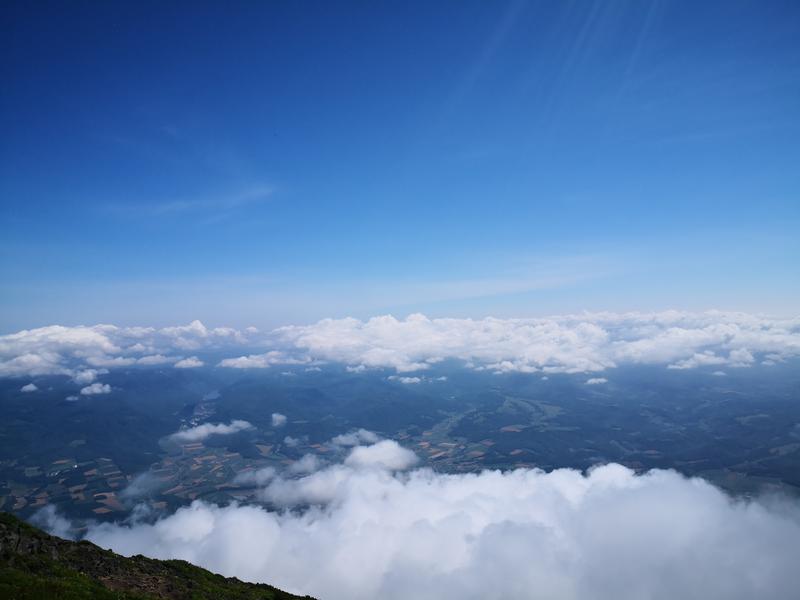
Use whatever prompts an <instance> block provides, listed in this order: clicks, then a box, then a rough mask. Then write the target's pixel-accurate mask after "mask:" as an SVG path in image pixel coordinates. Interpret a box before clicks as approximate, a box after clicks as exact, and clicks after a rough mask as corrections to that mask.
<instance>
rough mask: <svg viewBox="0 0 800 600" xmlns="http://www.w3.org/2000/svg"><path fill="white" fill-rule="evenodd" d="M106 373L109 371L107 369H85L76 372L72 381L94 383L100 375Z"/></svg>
mask: <svg viewBox="0 0 800 600" xmlns="http://www.w3.org/2000/svg"><path fill="white" fill-rule="evenodd" d="M106 373H108V371H107V370H106V369H84V370H83V371H78V372H77V373H75V375H74V376H73V378H72V381H74V382H75V383H77V384H78V385H87V384H89V383H93V382H94V380H95V379H97V376H98V375H105V374H106Z"/></svg>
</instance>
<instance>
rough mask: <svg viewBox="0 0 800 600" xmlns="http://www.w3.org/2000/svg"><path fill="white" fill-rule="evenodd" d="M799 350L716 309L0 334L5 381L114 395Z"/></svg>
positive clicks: (794, 329) (674, 363)
mask: <svg viewBox="0 0 800 600" xmlns="http://www.w3.org/2000/svg"><path fill="white" fill-rule="evenodd" d="M243 350H245V353H242V351H243ZM254 350H255V351H254ZM210 351H214V352H215V353H217V354H219V353H222V354H223V356H224V354H225V353H230V355H231V356H230V357H228V358H223V359H222V360H221V361H219V360H218V361H216V362H215V363H214V364H210V365H206V363H205V362H204V361H203V360H202V359H201V358H198V356H196V355H195V354H202V353H203V352H210ZM798 355H800V318H792V319H779V318H770V317H764V316H758V315H750V314H743V313H725V312H718V311H710V312H704V313H687V312H678V311H667V312H660V313H585V314H580V315H567V316H560V317H549V318H536V319H496V318H486V319H446V318H442V319H429V318H427V317H425V316H424V315H419V314H414V315H410V316H409V317H407V318H405V319H397V318H395V317H392V316H382V317H374V318H372V319H368V320H366V321H361V320H358V319H353V318H344V319H324V320H322V321H319V322H318V323H314V324H312V325H304V326H288V327H281V328H279V329H276V330H274V331H271V332H265V333H262V332H259V331H258V330H257V329H255V328H248V329H246V330H236V329H231V328H225V327H217V328H208V327H206V326H205V325H203V324H202V323H200V322H199V321H194V322H192V323H190V324H189V325H186V326H179V327H165V328H161V329H157V328H152V327H115V326H113V325H96V326H93V327H62V326H58V325H55V326H51V327H42V328H39V329H31V330H24V331H20V332H17V333H13V334H9V335H4V336H0V377H3V376H4V377H26V378H32V377H36V376H42V375H64V376H67V377H72V378H73V379H74V380H75V382H76V383H80V384H82V385H85V386H87V388H88V389H87V392H86V393H87V394H88V393H90V390H91V393H98V392H102V393H108V392H110V389H107V388H105V387H101V386H99V385H98V386H95V387H94V388H90V387H88V386H91V385H92V384H93V383H94V381H95V379H96V378H97V377H98V376H100V375H102V374H104V373H107V372H108V370H109V369H114V368H120V367H147V366H160V367H164V366H170V365H171V366H173V367H175V368H182V369H192V368H198V367H203V366H217V367H220V368H234V369H235V368H238V369H264V368H270V367H272V366H273V365H289V366H291V365H300V366H303V367H304V368H306V369H317V368H318V365H320V364H323V363H339V364H343V365H345V366H346V367H347V368H348V369H349V370H350V371H352V372H360V371H364V370H366V369H376V368H381V369H389V370H391V371H393V372H395V373H401V374H408V373H413V372H422V371H425V370H427V369H429V368H431V366H432V365H435V364H436V363H438V362H441V361H443V360H447V359H455V360H460V361H463V363H464V364H465V366H467V367H468V368H473V369H479V370H488V371H491V372H498V373H504V372H523V373H542V374H548V373H599V372H602V371H606V370H608V369H613V368H615V367H618V366H622V365H631V364H649V365H664V366H665V367H667V368H670V369H692V368H698V367H709V368H716V369H719V368H723V367H726V368H743V367H749V366H752V365H755V364H759V363H760V364H767V365H769V364H773V363H775V362H780V361H784V360H787V359H789V358H792V357H796V356H798ZM398 381H401V379H399V378H398ZM417 381H421V379H420V378H419V377H418V376H410V375H404V376H403V377H402V381H401V382H406V383H412V382H417ZM26 385H27V384H26ZM30 389H31V388H28V390H30ZM95 390H96V391H95Z"/></svg>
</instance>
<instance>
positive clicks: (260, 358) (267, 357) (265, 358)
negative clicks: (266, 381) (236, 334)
mask: <svg viewBox="0 0 800 600" xmlns="http://www.w3.org/2000/svg"><path fill="white" fill-rule="evenodd" d="M308 362H309V360H308V359H304V360H303V359H297V358H292V357H290V356H287V355H286V354H284V353H283V352H280V351H278V350H271V351H269V352H267V353H265V354H251V355H250V356H240V357H238V358H226V359H224V360H221V361H220V363H219V366H220V367H228V368H231V369H267V368H269V367H271V366H272V365H300V364H306V363H308Z"/></svg>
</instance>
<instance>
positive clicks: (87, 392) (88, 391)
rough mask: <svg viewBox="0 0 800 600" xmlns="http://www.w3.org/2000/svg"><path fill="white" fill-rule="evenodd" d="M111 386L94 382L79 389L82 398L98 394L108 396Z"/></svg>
mask: <svg viewBox="0 0 800 600" xmlns="http://www.w3.org/2000/svg"><path fill="white" fill-rule="evenodd" d="M110 393H111V386H110V385H108V384H107V383H99V382H95V383H92V384H91V385H87V386H86V387H83V388H81V395H82V396H98V395H100V394H110Z"/></svg>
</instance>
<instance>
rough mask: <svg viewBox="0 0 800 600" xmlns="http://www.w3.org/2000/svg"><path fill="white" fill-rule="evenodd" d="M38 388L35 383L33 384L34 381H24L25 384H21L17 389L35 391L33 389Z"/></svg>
mask: <svg viewBox="0 0 800 600" xmlns="http://www.w3.org/2000/svg"><path fill="white" fill-rule="evenodd" d="M38 389H39V388H38V387H36V384H35V383H26V384H25V385H23V386H22V387H21V388H19V391H20V392H26V393H30V392H35V391H37V390H38Z"/></svg>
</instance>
